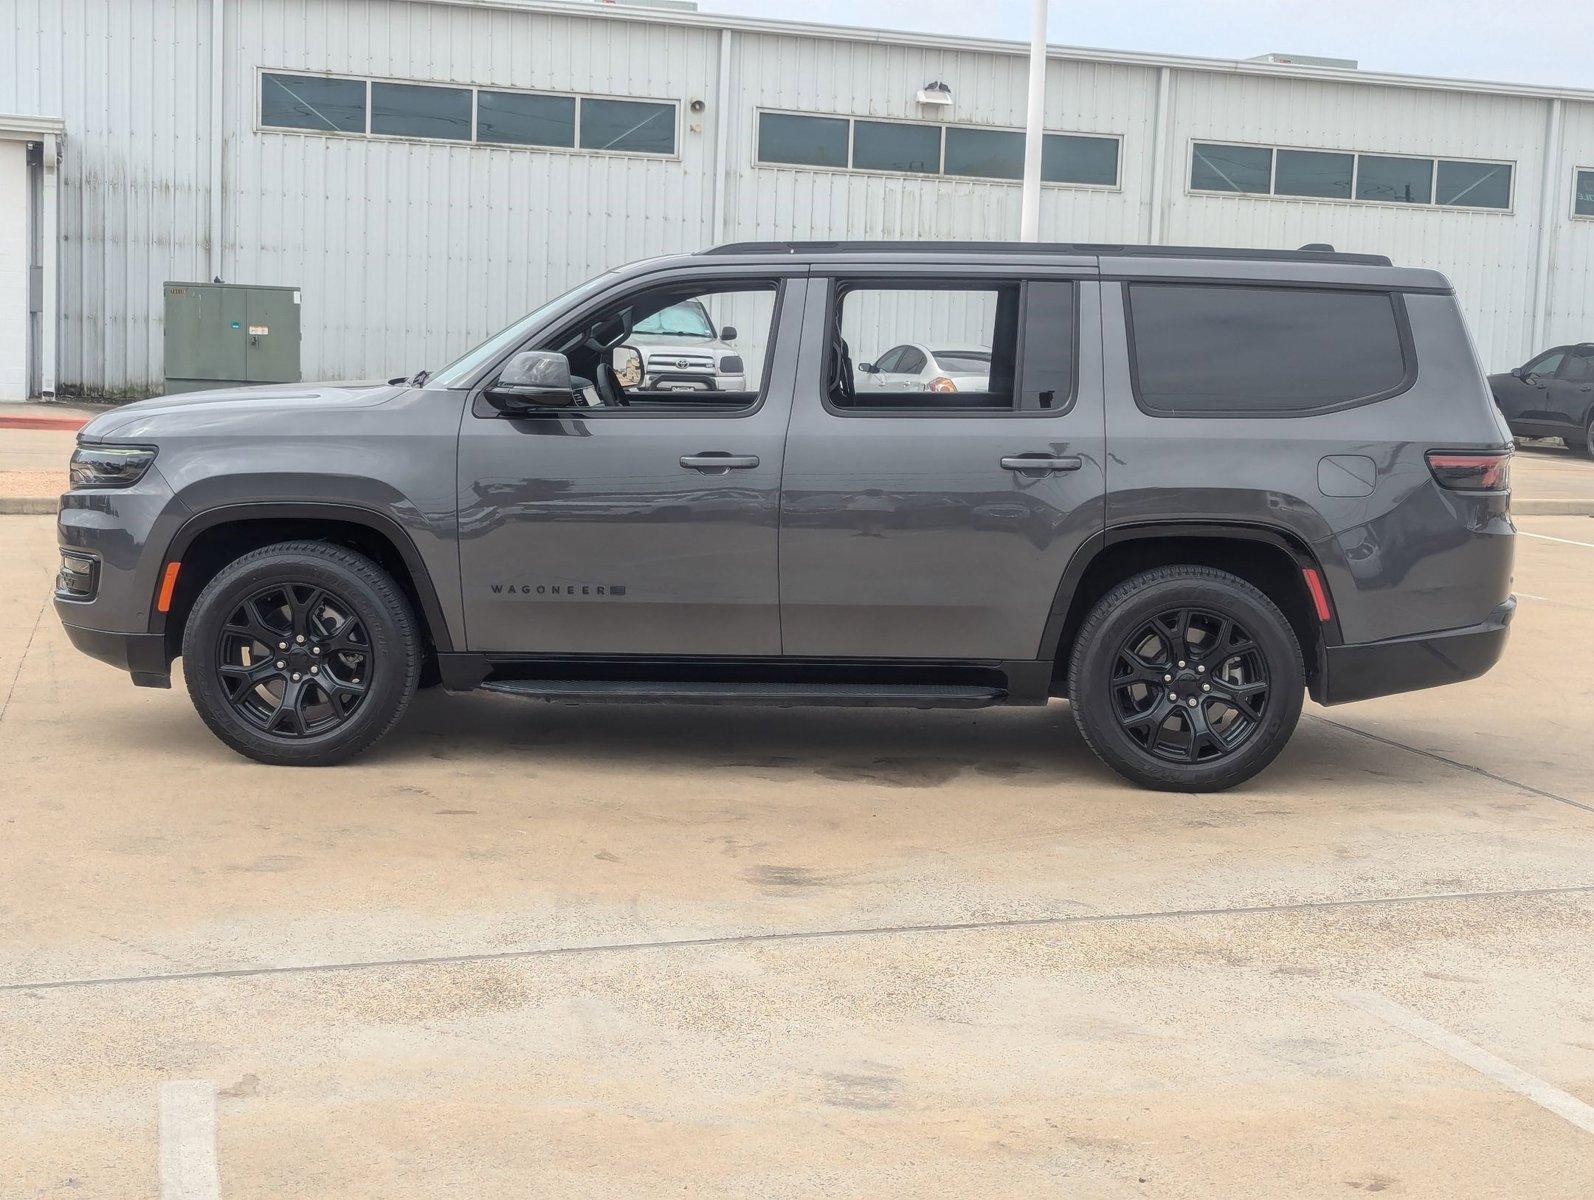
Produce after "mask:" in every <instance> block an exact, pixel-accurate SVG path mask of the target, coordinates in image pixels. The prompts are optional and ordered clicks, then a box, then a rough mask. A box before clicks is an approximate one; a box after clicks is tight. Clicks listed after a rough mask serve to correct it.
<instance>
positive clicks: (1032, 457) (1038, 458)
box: [1002, 454, 1085, 471]
mask: <svg viewBox="0 0 1594 1200" xmlns="http://www.w3.org/2000/svg"><path fill="white" fill-rule="evenodd" d="M1084 465H1085V462H1084V460H1083V459H1082V458H1080V457H1079V455H1077V454H1062V455H1058V454H1011V455H1008V456H1007V457H1006V458H1004V459H1002V470H1004V471H1077V470H1079V468H1080V467H1082V466H1084Z"/></svg>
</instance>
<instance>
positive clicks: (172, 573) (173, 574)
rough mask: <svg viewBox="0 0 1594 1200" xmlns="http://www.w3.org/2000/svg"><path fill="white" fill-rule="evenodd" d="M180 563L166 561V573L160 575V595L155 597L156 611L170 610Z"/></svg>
mask: <svg viewBox="0 0 1594 1200" xmlns="http://www.w3.org/2000/svg"><path fill="white" fill-rule="evenodd" d="M182 565H183V564H182V563H167V564H166V574H164V575H162V576H161V590H160V595H159V596H157V597H156V598H155V611H156V612H170V611H171V607H172V593H173V592H175V591H176V590H177V572H178V569H179V568H181V567H182Z"/></svg>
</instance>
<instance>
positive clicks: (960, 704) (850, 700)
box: [481, 679, 1007, 708]
mask: <svg viewBox="0 0 1594 1200" xmlns="http://www.w3.org/2000/svg"><path fill="white" fill-rule="evenodd" d="M481 689H482V690H483V691H487V692H502V693H503V694H504V695H506V696H524V697H525V698H526V699H528V700H567V701H580V702H582V703H604V704H749V705H752V704H757V705H768V706H773V707H776V708H797V707H802V706H805V705H834V706H840V707H847V708H988V707H990V706H991V705H993V704H1001V703H1002V702H1004V701H1005V700H1006V699H1007V690H1006V689H1005V688H993V687H978V686H975V685H969V684H951V683H948V684H942V683H699V682H696V681H682V682H669V681H661V682H657V683H655V682H649V681H645V680H644V681H634V680H621V681H611V680H585V679H492V680H489V681H487V682H486V683H483V684H482V685H481Z"/></svg>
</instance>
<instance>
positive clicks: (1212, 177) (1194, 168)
mask: <svg viewBox="0 0 1594 1200" xmlns="http://www.w3.org/2000/svg"><path fill="white" fill-rule="evenodd" d="M1272 179H1273V151H1272V150H1270V149H1268V148H1267V147H1266V146H1221V145H1217V144H1216V143H1212V142H1197V143H1196V144H1195V153H1194V154H1193V155H1192V157H1191V161H1190V186H1191V187H1192V188H1193V189H1195V190H1196V191H1198V192H1262V193H1266V192H1267V190H1268V189H1269V188H1270V187H1271V186H1272Z"/></svg>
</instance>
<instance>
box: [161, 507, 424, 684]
mask: <svg viewBox="0 0 1594 1200" xmlns="http://www.w3.org/2000/svg"><path fill="white" fill-rule="evenodd" d="M306 540H308V541H325V542H331V543H334V544H336V545H342V546H347V547H348V548H349V549H352V550H357V551H359V552H360V553H362V554H365V555H366V556H367V557H368V558H371V559H372V560H373V561H375V562H376V563H377V564H378V565H379V566H381V567H382V568H383V569H384V570H385V571H387V572H388V574H390V575H391V576H393V578H394V580H395V582H397V583H398V585H399V587H400V588H401V589H402V590H403V592H404V593H405V595H406V597H407V598H408V599H409V601H410V603H411V605H412V606H414V609H415V612H416V615H417V617H418V619H419V621H420V625H421V630H422V632H423V634H424V636H425V638H426V643H427V649H428V651H429V652H430V653H438V652H440V653H448V652H450V651H452V650H453V649H454V644H453V639H452V636H451V634H450V633H449V628H448V619H447V616H446V615H445V613H444V611H443V606H442V603H441V602H440V600H439V598H438V594H437V588H436V586H435V584H434V583H433V581H432V576H431V572H430V571H429V570H428V569H427V567H426V563H425V561H424V560H423V559H422V557H421V554H420V551H419V550H418V549H416V546H415V543H414V541H413V539H411V537H410V536H409V534H408V533H407V532H406V531H405V530H404V528H403V526H402V525H400V524H399V523H398V522H397V521H395V520H393V519H392V518H391V517H388V516H386V515H385V514H383V513H379V512H375V511H373V510H371V509H365V508H360V507H358V506H356V505H349V504H292V503H282V504H239V505H224V506H221V507H218V508H213V509H207V510H205V511H204V512H201V513H198V514H196V515H195V516H193V517H191V518H189V519H188V520H187V521H186V522H184V523H183V525H182V526H181V527H180V528H179V529H178V530H177V533H176V534H175V535H174V536H173V537H172V541H171V544H170V545H169V546H168V547H167V548H166V553H165V556H164V558H163V559H162V563H163V564H166V563H173V562H178V563H181V564H182V566H181V568H180V569H179V571H178V577H177V586H176V588H175V589H174V591H173V594H172V598H171V605H170V609H169V611H168V612H166V613H161V612H160V611H159V609H158V606H157V605H155V604H153V603H152V604H151V608H150V613H151V618H150V632H151V633H160V634H162V635H164V641H165V649H166V659H167V661H168V662H170V661H171V660H172V659H174V658H176V657H177V655H178V652H179V648H180V647H181V645H182V638H183V628H184V626H185V625H186V624H187V621H188V615H189V613H190V612H191V611H192V610H193V606H194V601H195V600H196V599H197V598H198V596H199V593H200V592H201V591H202V590H203V589H204V586H205V584H207V583H209V582H210V581H211V579H213V578H215V576H216V573H217V572H218V571H220V570H221V569H222V568H223V567H225V566H226V565H227V564H228V563H230V562H232V561H234V560H235V559H237V558H238V557H239V556H241V555H243V554H247V553H248V552H249V551H251V550H256V549H259V548H260V547H262V546H269V545H272V544H273V543H276V542H288V541H306ZM163 570H164V568H163Z"/></svg>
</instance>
